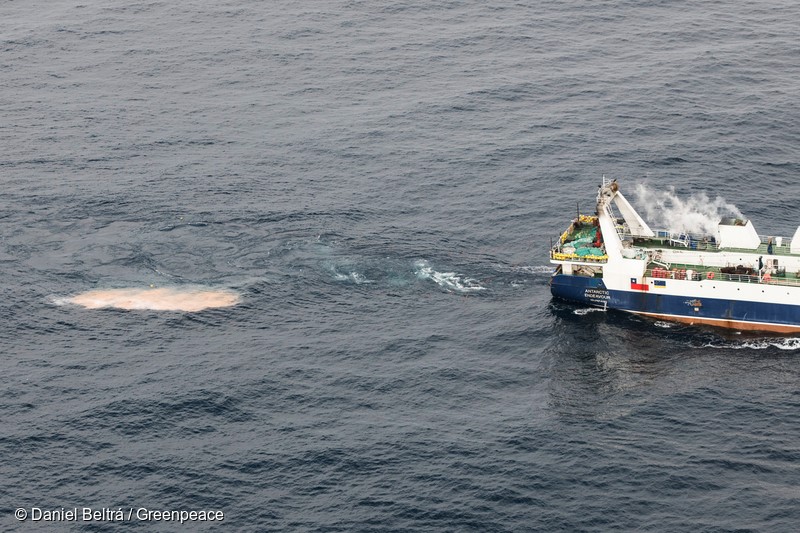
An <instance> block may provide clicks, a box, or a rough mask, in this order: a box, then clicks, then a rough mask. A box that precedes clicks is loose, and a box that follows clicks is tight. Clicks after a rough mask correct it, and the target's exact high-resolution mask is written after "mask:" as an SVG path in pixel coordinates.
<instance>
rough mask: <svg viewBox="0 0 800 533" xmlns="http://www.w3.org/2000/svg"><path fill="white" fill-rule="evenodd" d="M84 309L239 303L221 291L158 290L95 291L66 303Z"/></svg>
mask: <svg viewBox="0 0 800 533" xmlns="http://www.w3.org/2000/svg"><path fill="white" fill-rule="evenodd" d="M67 301H68V302H70V303H73V304H77V305H81V306H83V307H86V308H88V309H100V308H103V307H114V308H117V309H151V310H154V311H188V312H195V311H202V310H203V309H210V308H213V307H230V306H232V305H236V304H237V303H239V295H238V294H236V293H234V292H230V291H225V290H207V289H198V288H195V289H189V288H180V289H178V288H159V289H97V290H93V291H89V292H84V293H82V294H78V295H77V296H73V297H72V298H69V299H68V300H67Z"/></svg>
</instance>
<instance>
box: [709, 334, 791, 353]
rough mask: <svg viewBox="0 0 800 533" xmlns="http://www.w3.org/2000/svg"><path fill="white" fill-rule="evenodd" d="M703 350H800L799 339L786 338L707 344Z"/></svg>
mask: <svg viewBox="0 0 800 533" xmlns="http://www.w3.org/2000/svg"><path fill="white" fill-rule="evenodd" d="M703 347H704V348H719V349H726V350H766V349H767V348H777V349H778V350H788V351H794V350H800V338H798V337H787V338H785V339H780V338H776V339H753V340H748V341H742V342H732V343H727V344H713V343H708V344H706V345H704V346H703Z"/></svg>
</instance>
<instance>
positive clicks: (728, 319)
mask: <svg viewBox="0 0 800 533" xmlns="http://www.w3.org/2000/svg"><path fill="white" fill-rule="evenodd" d="M550 290H551V292H552V293H553V296H555V297H557V298H561V299H563V300H568V301H571V302H576V303H580V304H585V305H591V306H595V307H603V308H608V309H618V310H621V311H627V312H631V313H637V314H643V315H648V316H651V317H654V318H660V319H664V320H673V321H677V322H684V323H688V324H707V325H711V326H718V327H725V328H732V329H740V330H757V331H773V332H778V333H791V332H798V331H800V306H798V305H786V304H774V303H768V302H744V301H738V300H725V299H716V298H702V299H700V298H695V297H693V296H690V295H686V296H674V295H668V294H659V293H657V292H651V291H638V290H630V291H620V290H608V289H607V288H606V286H605V284H604V283H603V280H602V278H590V277H586V276H567V275H563V274H555V275H553V277H552V279H551V280H550Z"/></svg>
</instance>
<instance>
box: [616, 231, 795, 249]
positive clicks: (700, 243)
mask: <svg viewBox="0 0 800 533" xmlns="http://www.w3.org/2000/svg"><path fill="white" fill-rule="evenodd" d="M653 233H655V236H654V237H652V239H654V240H656V241H660V242H663V243H664V244H667V245H669V246H671V247H678V248H687V249H691V250H700V251H719V250H724V248H720V246H719V241H718V240H717V238H716V237H714V236H713V235H705V234H700V233H692V232H685V231H669V230H666V229H657V230H653ZM617 234H618V235H619V237H620V239H621V240H623V241H624V240H633V239H640V238H642V237H641V236H639V235H633V234H632V233H631V232H630V230H629V229H628V227H627V225H617ZM758 237H759V240H760V242H761V244H762V245H764V246H765V247H767V249H766V250H765V249H764V248H762V249H761V253H764V252H766V253H769V248H768V246H769V245H770V244H772V253H773V254H774V255H789V254H790V253H791V246H792V239H790V238H787V237H775V236H772V235H759V236H758Z"/></svg>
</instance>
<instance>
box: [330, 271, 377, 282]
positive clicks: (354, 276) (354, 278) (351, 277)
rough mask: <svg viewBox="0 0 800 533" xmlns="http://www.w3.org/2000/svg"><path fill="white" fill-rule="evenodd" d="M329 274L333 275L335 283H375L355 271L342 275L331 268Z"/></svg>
mask: <svg viewBox="0 0 800 533" xmlns="http://www.w3.org/2000/svg"><path fill="white" fill-rule="evenodd" d="M331 272H332V273H333V279H335V280H336V281H347V282H350V283H355V284H356V285H362V284H364V283H375V281H374V280H371V279H367V277H366V276H365V275H364V274H361V273H360V272H356V271H355V270H354V271H352V272H350V273H348V274H342V273H341V272H337V270H336V269H335V268H332V269H331Z"/></svg>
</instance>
